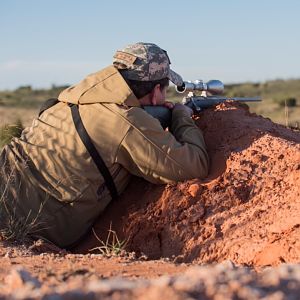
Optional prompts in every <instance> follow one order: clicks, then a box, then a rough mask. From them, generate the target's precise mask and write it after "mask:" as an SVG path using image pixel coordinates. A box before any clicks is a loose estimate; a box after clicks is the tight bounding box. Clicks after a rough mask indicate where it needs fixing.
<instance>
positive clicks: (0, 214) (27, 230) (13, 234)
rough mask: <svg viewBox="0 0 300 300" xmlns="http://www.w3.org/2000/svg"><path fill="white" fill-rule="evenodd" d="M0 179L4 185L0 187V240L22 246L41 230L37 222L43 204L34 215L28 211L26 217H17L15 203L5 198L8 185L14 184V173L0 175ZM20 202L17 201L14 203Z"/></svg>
mask: <svg viewBox="0 0 300 300" xmlns="http://www.w3.org/2000/svg"><path fill="white" fill-rule="evenodd" d="M1 178H2V179H3V180H4V181H5V182H6V184H5V185H4V186H3V185H1V186H0V188H1V189H0V238H1V239H3V240H7V241H17V242H18V243H20V244H22V243H24V242H26V241H28V240H30V239H31V238H30V236H32V235H35V234H37V233H38V232H39V231H40V230H41V229H42V228H43V224H42V223H41V222H40V220H39V219H40V215H41V212H42V209H43V203H42V204H41V205H40V208H39V210H38V212H37V213H36V214H34V213H33V212H32V211H31V210H30V211H29V213H28V214H27V216H26V217H22V216H19V215H17V203H11V199H8V197H7V195H8V191H9V187H10V185H13V184H14V180H15V173H14V171H13V170H12V171H11V172H10V174H9V175H7V176H6V175H4V174H1ZM21 200H22V199H17V200H16V201H21Z"/></svg>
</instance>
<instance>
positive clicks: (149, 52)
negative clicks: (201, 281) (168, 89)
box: [113, 43, 183, 85]
mask: <svg viewBox="0 0 300 300" xmlns="http://www.w3.org/2000/svg"><path fill="white" fill-rule="evenodd" d="M113 64H114V65H115V67H117V68H119V69H126V71H125V73H126V76H127V78H128V79H131V80H138V81H155V80H160V79H163V78H169V79H170V80H171V81H172V82H173V83H174V84H175V85H182V84H183V80H182V78H181V76H180V75H179V74H177V73H175V72H174V71H173V70H171V69H170V64H171V62H170V59H169V56H168V54H167V51H165V50H163V49H161V48H160V47H158V46H157V45H155V44H151V43H136V44H132V45H128V46H126V47H125V48H124V49H122V50H118V51H117V52H116V53H115V55H114V59H113Z"/></svg>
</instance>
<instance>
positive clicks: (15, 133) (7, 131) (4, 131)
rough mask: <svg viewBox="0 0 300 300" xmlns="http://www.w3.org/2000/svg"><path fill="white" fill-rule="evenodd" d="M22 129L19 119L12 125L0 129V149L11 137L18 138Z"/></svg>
mask: <svg viewBox="0 0 300 300" xmlns="http://www.w3.org/2000/svg"><path fill="white" fill-rule="evenodd" d="M23 129H24V127H23V124H22V122H21V120H20V119H18V120H17V121H16V122H15V123H14V124H9V125H3V126H2V127H0V149H1V148H2V147H3V146H4V145H5V144H7V143H9V142H10V141H11V139H12V138H13V137H20V136H21V133H22V130H23Z"/></svg>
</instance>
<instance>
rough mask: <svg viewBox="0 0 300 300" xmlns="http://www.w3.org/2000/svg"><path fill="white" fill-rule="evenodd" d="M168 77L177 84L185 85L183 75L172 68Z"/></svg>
mask: <svg viewBox="0 0 300 300" xmlns="http://www.w3.org/2000/svg"><path fill="white" fill-rule="evenodd" d="M168 78H169V79H170V80H171V81H172V82H173V83H174V84H175V85H177V86H182V85H183V80H182V77H181V76H180V75H179V74H177V73H176V72H174V71H173V70H171V69H170V72H169V76H168Z"/></svg>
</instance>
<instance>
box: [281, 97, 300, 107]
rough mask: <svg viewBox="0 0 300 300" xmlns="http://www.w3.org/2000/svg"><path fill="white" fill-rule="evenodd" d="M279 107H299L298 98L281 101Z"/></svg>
mask: <svg viewBox="0 0 300 300" xmlns="http://www.w3.org/2000/svg"><path fill="white" fill-rule="evenodd" d="M279 105H280V106H281V107H285V106H288V107H295V106H297V99H296V98H287V99H282V100H280V101H279Z"/></svg>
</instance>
